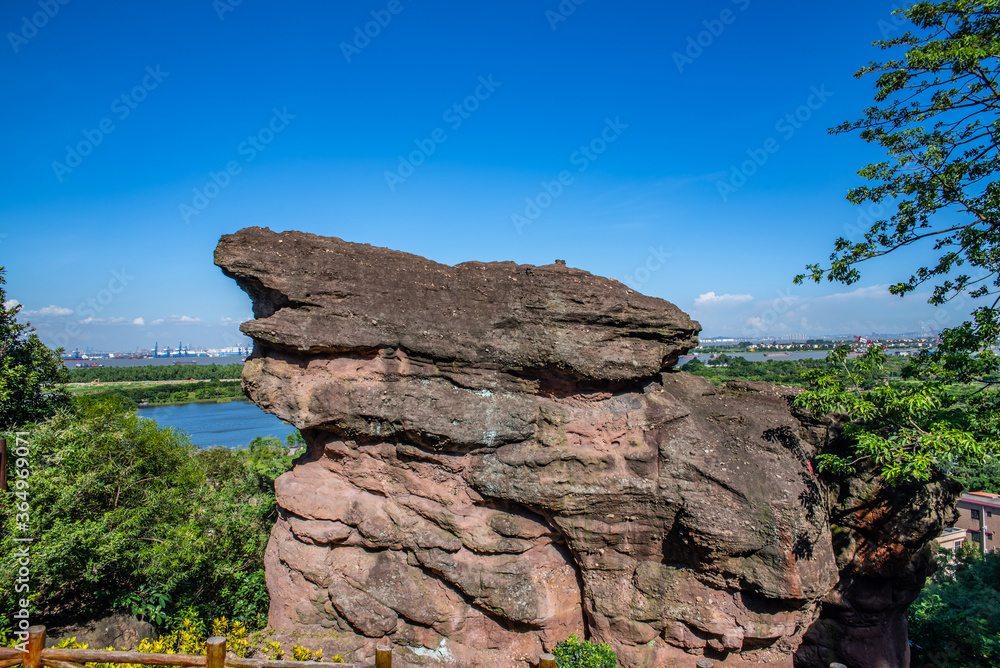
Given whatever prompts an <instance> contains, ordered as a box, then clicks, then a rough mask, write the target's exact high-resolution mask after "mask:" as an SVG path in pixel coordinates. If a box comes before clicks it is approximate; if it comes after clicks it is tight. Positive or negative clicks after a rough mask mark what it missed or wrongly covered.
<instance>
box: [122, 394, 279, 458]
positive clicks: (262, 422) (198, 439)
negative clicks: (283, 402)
mask: <svg viewBox="0 0 1000 668" xmlns="http://www.w3.org/2000/svg"><path fill="white" fill-rule="evenodd" d="M139 416H140V417H144V418H150V419H151V420H154V421H156V423H157V424H158V425H160V426H161V427H173V428H174V429H177V430H179V431H183V432H187V433H188V435H190V436H191V442H192V443H193V444H194V445H197V446H200V447H203V448H209V447H212V446H218V445H221V446H225V447H227V448H239V447H242V446H245V445H246V444H247V443H249V442H250V441H251V440H252V439H253V437H254V436H277V437H278V438H279V439H281V440H282V441H284V440H285V437H286V436H288V435H289V434H291V433H293V432H294V431H295V427H293V426H291V425H290V424H285V423H284V422H282V421H281V420H279V419H278V418H276V417H275V416H273V415H271V414H270V413H265V412H264V411H262V410H261V409H259V408H257V406H255V405H253V404H252V403H250V402H249V401H230V402H228V403H222V404H216V403H198V404H181V405H179V406H148V407H144V408H140V409H139Z"/></svg>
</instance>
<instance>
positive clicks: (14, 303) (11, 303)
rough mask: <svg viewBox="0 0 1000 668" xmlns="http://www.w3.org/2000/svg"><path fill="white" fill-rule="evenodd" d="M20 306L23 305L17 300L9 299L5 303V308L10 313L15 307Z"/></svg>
mask: <svg viewBox="0 0 1000 668" xmlns="http://www.w3.org/2000/svg"><path fill="white" fill-rule="evenodd" d="M20 305H21V302H19V301H17V300H16V299H8V300H7V301H5V302H4V303H3V307H4V308H5V309H7V310H8V311H9V310H10V309H12V308H14V307H15V306H20Z"/></svg>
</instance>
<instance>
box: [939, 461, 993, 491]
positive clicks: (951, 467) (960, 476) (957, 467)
mask: <svg viewBox="0 0 1000 668" xmlns="http://www.w3.org/2000/svg"><path fill="white" fill-rule="evenodd" d="M941 468H942V470H943V471H944V472H945V473H946V474H947V475H948V476H949V477H951V478H955V479H956V480H958V481H960V482H961V483H962V484H963V485H964V486H965V489H967V490H969V491H972V492H989V493H990V494H1000V458H998V457H997V456H996V455H990V456H988V457H987V458H986V459H985V460H984V461H983V462H982V463H965V464H959V463H955V462H950V461H949V462H945V463H943V464H942V466H941Z"/></svg>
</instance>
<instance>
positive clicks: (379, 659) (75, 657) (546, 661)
mask: <svg viewBox="0 0 1000 668" xmlns="http://www.w3.org/2000/svg"><path fill="white" fill-rule="evenodd" d="M27 649H28V651H27V652H24V651H21V650H19V649H15V648H13V647H0V668H12V667H13V666H17V665H22V666H23V668H84V666H83V664H85V663H117V664H138V665H142V666H183V667H184V668H317V667H318V666H323V668H332V666H338V668H370V664H360V663H338V664H332V663H323V662H320V661H277V660H272V659H243V658H240V657H235V656H226V639H225V638H223V637H221V636H213V637H211V638H209V639H208V640H207V641H206V642H205V654H204V656H202V655H200V654H197V655H196V654H155V653H152V652H132V651H117V650H109V649H58V648H55V647H49V648H46V647H45V627H44V626H32V627H30V628H29V629H28V646H27ZM375 668H392V648H390V647H378V648H376V649H375ZM538 668H556V660H555V657H554V656H552V655H551V654H542V656H541V657H540V658H539V660H538Z"/></svg>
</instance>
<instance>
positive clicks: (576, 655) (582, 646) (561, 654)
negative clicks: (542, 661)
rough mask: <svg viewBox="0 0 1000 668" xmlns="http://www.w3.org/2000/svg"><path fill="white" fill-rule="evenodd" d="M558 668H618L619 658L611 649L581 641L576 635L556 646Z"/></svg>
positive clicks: (555, 653) (554, 651)
mask: <svg viewBox="0 0 1000 668" xmlns="http://www.w3.org/2000/svg"><path fill="white" fill-rule="evenodd" d="M552 653H553V654H554V655H555V657H556V668H616V666H617V665H618V657H616V656H615V653H614V652H613V651H612V650H611V648H610V647H608V646H607V645H605V644H604V643H601V644H600V645H598V644H596V643H593V642H590V641H589V640H580V638H579V636H577V635H576V634H575V633H574V634H573V635H571V636H570V637H569V638H567V639H566V640H563V641H562V642H561V643H559V644H558V645H556V646H555V649H554V650H553V652H552Z"/></svg>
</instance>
